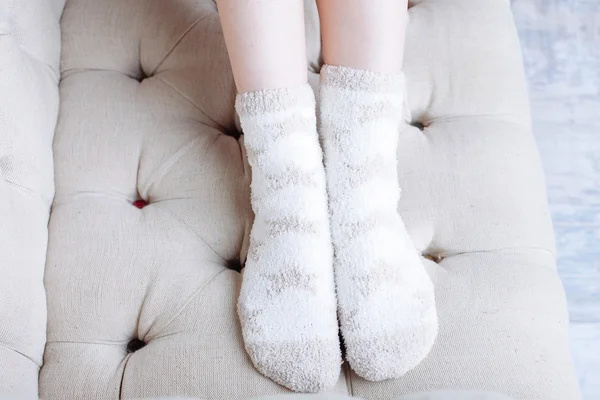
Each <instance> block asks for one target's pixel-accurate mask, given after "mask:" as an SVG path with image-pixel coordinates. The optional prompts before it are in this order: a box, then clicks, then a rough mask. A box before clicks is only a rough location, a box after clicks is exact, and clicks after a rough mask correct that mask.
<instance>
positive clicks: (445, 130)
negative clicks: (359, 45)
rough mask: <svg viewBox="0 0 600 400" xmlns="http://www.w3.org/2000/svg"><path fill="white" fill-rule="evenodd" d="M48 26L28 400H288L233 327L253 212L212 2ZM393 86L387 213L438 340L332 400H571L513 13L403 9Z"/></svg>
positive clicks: (69, 9) (141, 6) (85, 13)
mask: <svg viewBox="0 0 600 400" xmlns="http://www.w3.org/2000/svg"><path fill="white" fill-rule="evenodd" d="M306 11H307V16H306V20H307V23H306V25H307V38H308V53H307V58H308V69H309V71H310V72H311V82H313V83H316V82H317V81H318V75H317V73H318V70H319V54H320V47H319V46H320V41H319V30H318V16H317V14H316V7H315V4H314V1H311V0H307V1H306ZM62 29H63V46H64V51H63V55H62V67H61V74H62V81H61V85H60V90H61V114H60V118H59V123H58V127H57V132H56V139H55V142H54V151H55V162H56V198H55V201H54V204H53V212H52V216H51V222H50V246H49V252H48V262H47V270H46V279H45V283H46V288H47V295H48V313H49V314H48V316H49V322H48V344H47V348H46V353H45V364H44V367H43V368H42V371H41V375H40V390H41V394H42V397H44V398H68V397H91V398H107V399H109V398H118V397H125V398H139V397H152V396H167V395H181V396H191V397H198V398H204V399H221V398H227V399H242V398H248V397H252V396H259V395H270V394H276V393H282V392H285V389H284V388H282V387H280V386H277V385H276V384H274V383H273V382H271V381H270V380H268V379H266V378H264V377H263V376H261V375H260V374H259V373H258V372H257V371H256V370H255V369H254V368H253V367H252V365H251V363H250V361H249V359H248V357H247V355H246V353H245V351H244V347H243V343H242V341H241V336H240V328H239V324H238V320H237V316H236V310H235V304H236V299H237V296H238V291H239V286H240V280H241V275H240V274H239V272H238V270H239V267H240V264H241V263H243V260H244V255H245V251H246V247H247V241H248V233H249V228H250V226H251V224H252V213H251V210H250V206H249V189H248V187H249V171H248V167H247V164H246V160H245V154H244V146H243V140H238V136H239V130H238V125H237V124H236V117H235V111H234V107H233V103H234V97H235V88H234V84H233V79H232V76H231V71H230V68H229V62H228V58H227V52H226V48H225V45H224V42H223V38H222V32H221V28H220V24H219V18H218V15H217V10H216V6H215V4H214V2H213V1H210V0H176V1H169V2H165V1H161V0H128V1H126V2H124V1H119V0H97V1H86V0H68V1H67V6H66V8H65V12H64V15H63V19H62ZM406 73H407V79H408V82H409V102H410V104H409V106H410V109H411V112H412V115H413V120H412V122H413V124H414V125H415V126H404V127H403V128H402V132H401V138H400V146H399V149H398V154H399V158H400V163H399V172H400V176H401V186H402V188H403V191H404V197H403V199H402V201H401V204H400V212H401V213H402V215H403V216H404V218H405V220H406V223H407V226H408V228H409V230H410V233H411V235H412V237H413V239H414V241H415V243H416V244H417V245H418V247H419V249H420V250H421V251H422V252H423V254H424V255H425V256H427V257H428V259H427V267H428V269H429V272H430V274H431V276H432V278H433V280H434V281H435V284H436V293H437V301H438V308H439V314H440V335H439V340H438V342H437V344H436V346H435V347H434V349H433V351H432V353H431V355H430V356H429V357H428V358H427V359H426V360H425V361H424V362H423V363H422V364H421V365H420V366H419V367H417V368H416V369H415V370H414V371H412V372H410V373H409V374H407V375H406V376H405V377H403V378H402V379H398V380H393V381H386V382H382V383H370V382H366V381H364V380H362V379H360V378H358V377H357V376H355V375H354V374H353V373H352V372H351V371H350V369H349V368H348V366H347V365H344V366H343V367H342V368H343V374H342V375H341V378H340V381H339V384H338V385H337V387H336V388H335V389H334V391H335V392H338V393H342V394H355V395H357V396H359V397H363V398H365V399H391V398H394V397H398V396H400V395H402V394H407V393H413V392H420V391H427V390H433V389H440V388H455V389H479V390H489V391H493V392H499V393H505V394H508V395H512V396H514V397H517V398H519V399H531V400H533V399H546V400H553V399H561V400H571V399H573V400H574V399H576V398H577V396H578V392H577V386H576V379H575V375H574V372H573V368H572V365H571V360H570V355H569V352H568V347H567V340H566V333H567V315H566V308H565V300H564V295H563V292H562V288H561V285H560V282H559V280H558V277H557V275H556V271H555V259H554V249H553V237H552V229H551V224H550V220H549V217H548V210H547V204H546V199H545V193H544V182H543V177H542V174H541V170H540V165H539V161H538V157H537V153H536V149H535V146H534V141H533V138H532V135H531V131H530V126H529V110H528V105H527V96H526V91H525V84H524V78H523V71H522V66H521V59H520V53H519V46H518V40H517V36H516V33H515V29H514V26H513V23H512V18H511V15H510V10H509V6H508V2H498V1H496V0H480V1H477V2H472V1H468V0H451V1H444V2H437V1H433V0H423V1H419V2H415V4H414V5H413V7H412V9H411V22H410V29H409V44H408V50H407V64H406ZM419 127H422V128H423V129H419ZM242 138H243V137H242Z"/></svg>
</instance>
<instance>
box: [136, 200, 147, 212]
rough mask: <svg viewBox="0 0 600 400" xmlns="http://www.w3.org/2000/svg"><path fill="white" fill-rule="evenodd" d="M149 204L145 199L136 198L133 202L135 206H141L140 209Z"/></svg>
mask: <svg viewBox="0 0 600 400" xmlns="http://www.w3.org/2000/svg"><path fill="white" fill-rule="evenodd" d="M147 205H148V203H146V201H145V200H141V199H140V200H136V201H134V202H133V206H134V207H137V208H139V209H140V210H141V209H142V208H144V207H146V206H147Z"/></svg>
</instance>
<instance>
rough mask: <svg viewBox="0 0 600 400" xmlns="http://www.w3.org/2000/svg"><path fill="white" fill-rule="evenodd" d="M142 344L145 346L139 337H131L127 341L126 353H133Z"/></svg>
mask: <svg viewBox="0 0 600 400" xmlns="http://www.w3.org/2000/svg"><path fill="white" fill-rule="evenodd" d="M144 346H146V342H144V341H142V340H140V339H132V340H131V341H130V342H129V343H127V354H131V353H135V352H136V351H138V350H139V349H141V348H143V347H144Z"/></svg>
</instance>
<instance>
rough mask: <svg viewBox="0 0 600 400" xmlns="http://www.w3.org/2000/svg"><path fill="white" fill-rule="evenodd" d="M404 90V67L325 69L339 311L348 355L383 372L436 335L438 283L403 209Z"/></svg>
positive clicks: (396, 370) (356, 364)
mask: <svg viewBox="0 0 600 400" xmlns="http://www.w3.org/2000/svg"><path fill="white" fill-rule="evenodd" d="M404 90H405V89H404V75H403V74H399V75H383V74H377V73H372V72H367V71H361V70H356V69H351V68H346V67H334V66H325V67H324V68H323V69H322V70H321V92H320V133H321V135H322V137H323V145H324V152H325V168H326V173H327V183H328V190H329V205H330V215H331V230H332V237H333V244H334V249H335V260H334V270H335V280H336V288H337V297H338V316H339V319H340V327H341V331H342V336H343V338H344V343H345V345H346V358H347V360H348V361H349V362H350V365H351V366H352V368H353V369H354V371H355V372H356V373H357V374H358V375H360V376H362V377H363V378H365V379H368V380H375V381H377V380H383V379H390V378H397V377H400V376H402V375H404V374H405V373H406V372H407V371H409V370H411V369H412V368H414V367H415V366H416V365H418V364H419V363H420V362H421V361H422V360H423V359H424V358H425V357H426V356H427V354H428V353H429V351H430V350H431V347H432V346H433V342H434V340H435V338H436V336H437V314H436V310H435V300H434V289H433V285H432V283H431V280H430V278H429V275H428V274H427V271H426V270H425V268H424V266H423V264H422V260H421V256H420V254H418V252H417V250H416V249H415V247H414V245H413V243H412V241H411V239H410V237H409V236H408V233H407V231H406V227H405V226H404V223H403V221H402V218H401V217H400V215H399V214H398V211H397V207H398V200H399V198H400V188H399V186H398V171H397V168H398V166H397V154H396V151H397V148H398V135H399V128H400V123H401V119H402V114H403V106H404ZM406 151H410V149H406Z"/></svg>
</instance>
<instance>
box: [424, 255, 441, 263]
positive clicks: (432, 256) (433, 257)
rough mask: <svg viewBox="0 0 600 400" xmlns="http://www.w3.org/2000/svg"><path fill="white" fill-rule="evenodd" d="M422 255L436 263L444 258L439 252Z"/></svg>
mask: <svg viewBox="0 0 600 400" xmlns="http://www.w3.org/2000/svg"><path fill="white" fill-rule="evenodd" d="M423 257H425V258H426V259H428V260H431V261H433V262H434V263H436V264H439V263H441V262H442V260H443V259H444V257H443V256H442V255H441V254H425V255H424V256H423Z"/></svg>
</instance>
